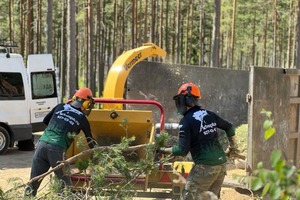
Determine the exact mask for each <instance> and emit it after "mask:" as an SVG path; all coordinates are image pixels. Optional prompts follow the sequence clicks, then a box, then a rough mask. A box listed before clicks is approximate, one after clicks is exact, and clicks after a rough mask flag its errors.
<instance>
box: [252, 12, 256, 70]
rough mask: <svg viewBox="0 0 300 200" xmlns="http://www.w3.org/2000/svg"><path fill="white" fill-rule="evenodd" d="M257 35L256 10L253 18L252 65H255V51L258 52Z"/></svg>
mask: <svg viewBox="0 0 300 200" xmlns="http://www.w3.org/2000/svg"><path fill="white" fill-rule="evenodd" d="M255 34H256V10H254V16H253V31H252V53H251V55H252V59H251V65H255V51H256V42H255Z"/></svg>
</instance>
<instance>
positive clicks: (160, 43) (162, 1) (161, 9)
mask: <svg viewBox="0 0 300 200" xmlns="http://www.w3.org/2000/svg"><path fill="white" fill-rule="evenodd" d="M163 21H164V0H160V16H159V46H160V47H161V48H163V38H164V37H163V35H164V34H163V33H164V28H163V26H164V23H163Z"/></svg>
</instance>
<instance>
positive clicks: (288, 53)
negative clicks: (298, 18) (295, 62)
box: [286, 1, 294, 68]
mask: <svg viewBox="0 0 300 200" xmlns="http://www.w3.org/2000/svg"><path fill="white" fill-rule="evenodd" d="M289 12H290V14H289V30H288V44H287V53H286V67H287V68H290V67H291V49H292V31H293V23H294V20H293V19H294V6H293V1H290V10H289Z"/></svg>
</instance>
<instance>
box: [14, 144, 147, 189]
mask: <svg viewBox="0 0 300 200" xmlns="http://www.w3.org/2000/svg"><path fill="white" fill-rule="evenodd" d="M147 145H148V144H140V145H135V146H130V147H128V148H127V149H124V150H123V151H125V152H127V151H135V150H138V149H140V148H143V147H146V146H147ZM112 148H116V146H101V147H96V148H93V149H88V150H84V151H82V152H80V153H79V154H77V155H75V156H72V157H70V158H68V159H67V160H64V161H59V164H58V165H57V166H56V167H54V168H52V169H51V170H49V171H48V172H46V173H44V174H41V175H39V176H36V177H34V178H32V179H30V180H29V181H28V182H27V183H26V184H25V185H29V184H31V183H32V182H34V181H37V180H38V181H41V180H42V179H43V178H44V177H45V176H47V175H49V174H51V173H52V172H54V171H56V170H58V169H61V168H63V167H64V166H66V165H69V164H72V163H74V162H75V161H76V160H78V159H79V158H81V157H84V156H86V155H90V154H93V153H94V152H95V151H107V150H109V149H112ZM22 186H24V185H22ZM20 187H21V186H20Z"/></svg>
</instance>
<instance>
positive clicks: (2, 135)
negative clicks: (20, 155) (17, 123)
mask: <svg viewBox="0 0 300 200" xmlns="http://www.w3.org/2000/svg"><path fill="white" fill-rule="evenodd" d="M9 145H10V136H9V134H8V132H7V130H6V129H5V128H3V127H1V126H0V155H2V154H4V153H5V152H6V150H7V149H8V147H9Z"/></svg>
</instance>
